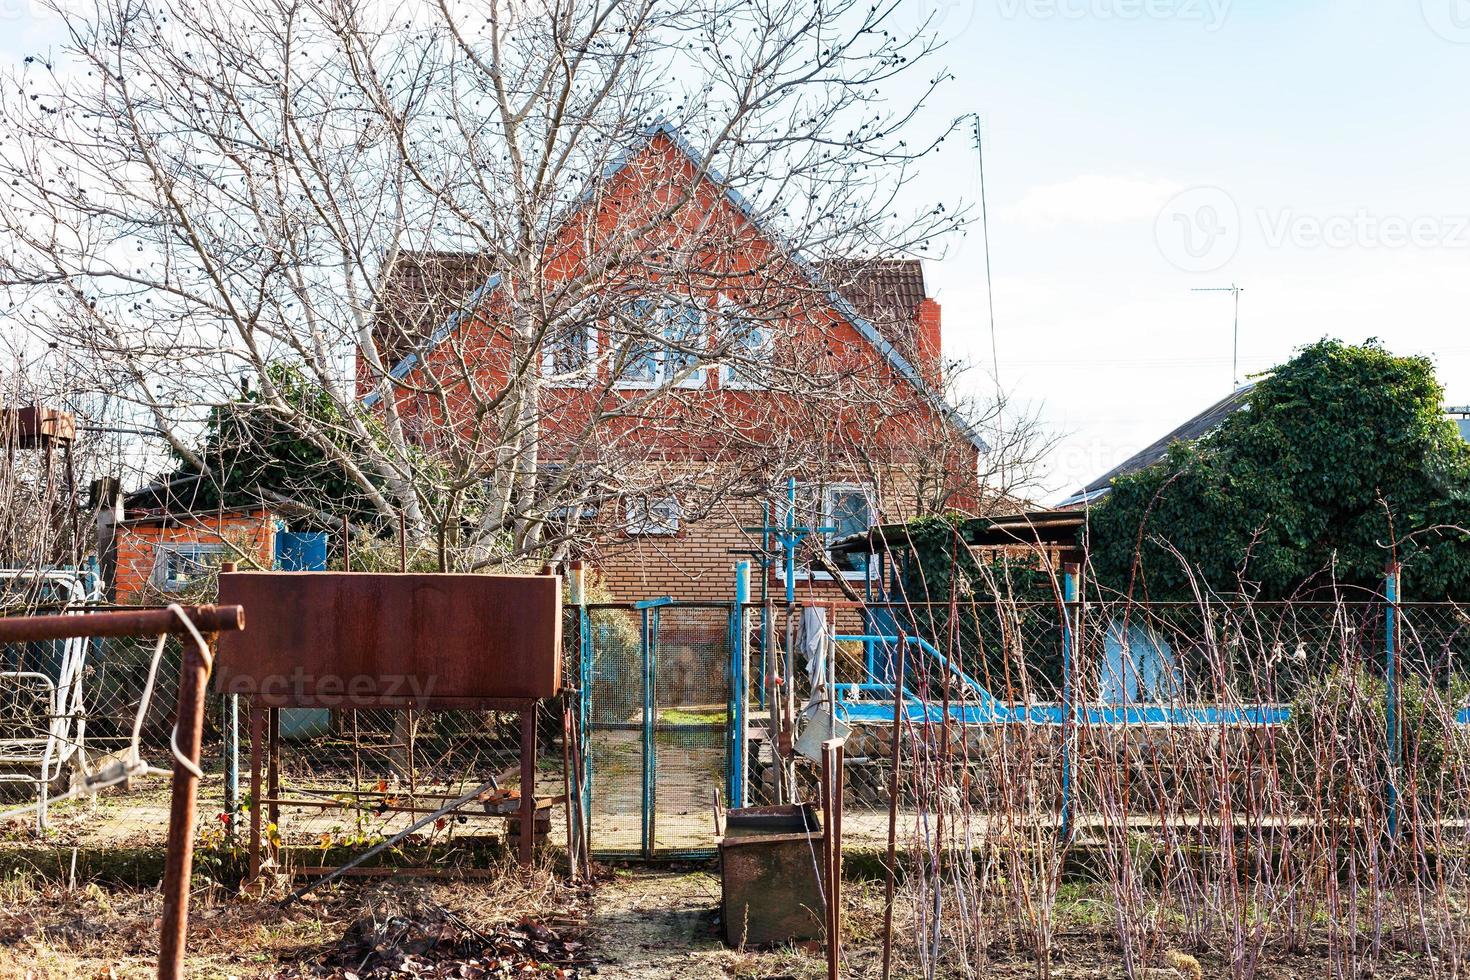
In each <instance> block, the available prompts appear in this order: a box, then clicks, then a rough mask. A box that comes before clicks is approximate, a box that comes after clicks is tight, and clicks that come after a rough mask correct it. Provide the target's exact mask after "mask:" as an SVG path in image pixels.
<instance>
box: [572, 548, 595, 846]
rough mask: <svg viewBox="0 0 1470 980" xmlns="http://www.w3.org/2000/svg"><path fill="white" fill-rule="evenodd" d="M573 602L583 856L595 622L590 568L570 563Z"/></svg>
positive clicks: (587, 831) (588, 825)
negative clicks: (589, 591)
mask: <svg viewBox="0 0 1470 980" xmlns="http://www.w3.org/2000/svg"><path fill="white" fill-rule="evenodd" d="M571 572H572V576H571V597H570V598H571V600H572V603H573V604H574V605H575V606H576V607H577V701H576V705H575V709H574V710H575V711H576V712H577V731H576V736H577V752H578V753H579V754H578V756H577V758H578V760H579V761H580V762H581V768H582V773H581V779H580V782H581V786H579V787H578V788H577V806H578V807H579V808H580V809H581V824H582V828H581V836H582V838H583V841H582V849H583V853H587V854H590V853H591V851H592V844H591V840H592V739H591V735H590V734H589V733H590V731H591V727H590V726H589V725H588V721H590V720H591V714H592V653H593V651H592V620H591V617H589V616H588V614H587V567H586V565H584V564H583V563H582V562H581V561H574V562H572V563H571Z"/></svg>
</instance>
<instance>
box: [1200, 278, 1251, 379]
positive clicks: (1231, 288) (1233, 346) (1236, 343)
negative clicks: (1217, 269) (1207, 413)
mask: <svg viewBox="0 0 1470 980" xmlns="http://www.w3.org/2000/svg"><path fill="white" fill-rule="evenodd" d="M1190 292H1191V293H1232V294H1233V295H1234V297H1235V322H1234V324H1233V326H1232V328H1231V340H1230V390H1231V392H1236V391H1239V390H1240V294H1241V293H1243V292H1245V287H1244V286H1237V285H1236V284H1235V283H1233V282H1232V283H1231V284H1230V285H1228V286H1204V287H1201V288H1198V289H1191V290H1190Z"/></svg>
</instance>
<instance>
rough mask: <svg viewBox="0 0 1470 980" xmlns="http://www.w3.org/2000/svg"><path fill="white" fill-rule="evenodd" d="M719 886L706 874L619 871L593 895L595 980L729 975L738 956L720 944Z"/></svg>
mask: <svg viewBox="0 0 1470 980" xmlns="http://www.w3.org/2000/svg"><path fill="white" fill-rule="evenodd" d="M719 904H720V880H719V878H718V877H716V876H715V875H713V874H710V873H708V872H693V873H691V872H689V871H652V870H643V869H639V870H637V871H631V872H630V871H621V872H618V874H617V876H616V877H615V878H613V879H612V880H610V881H606V882H604V883H603V884H602V885H600V886H599V888H598V889H597V895H596V898H595V899H594V907H593V914H592V921H591V925H592V934H593V942H595V943H596V944H597V950H598V959H599V961H600V963H601V967H600V969H599V975H601V976H605V977H616V978H618V980H623V978H627V980H663V978H665V977H669V978H672V977H680V978H683V977H698V978H703V980H715V978H719V977H724V976H727V975H729V974H730V973H731V972H732V971H733V969H734V967H735V964H736V961H737V958H738V954H736V953H734V952H732V951H731V950H728V949H725V947H724V946H723V944H722V943H721V942H720V937H719V934H718V931H717V926H716V922H715V912H716V910H717V909H718V907H719Z"/></svg>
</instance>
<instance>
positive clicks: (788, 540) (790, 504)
mask: <svg viewBox="0 0 1470 980" xmlns="http://www.w3.org/2000/svg"><path fill="white" fill-rule="evenodd" d="M785 524H786V534H785V535H784V536H783V538H782V541H781V545H782V547H784V548H785V549H786V606H787V608H790V607H791V606H792V605H793V604H795V602H796V477H794V476H788V477H787V478H786V521H785Z"/></svg>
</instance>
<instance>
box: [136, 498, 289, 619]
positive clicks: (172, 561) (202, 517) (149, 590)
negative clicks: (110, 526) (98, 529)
mask: <svg viewBox="0 0 1470 980" xmlns="http://www.w3.org/2000/svg"><path fill="white" fill-rule="evenodd" d="M174 489H175V488H171V487H167V486H163V487H148V488H145V489H143V490H140V491H138V492H136V493H133V494H130V495H128V496H127V497H126V498H125V499H124V501H123V507H124V510H123V514H124V516H123V519H122V520H120V521H118V522H117V523H116V525H115V526H114V530H113V535H112V552H113V555H112V556H111V557H112V558H114V559H115V562H116V565H115V571H114V573H113V579H112V591H113V597H114V601H116V602H120V603H138V602H156V601H167V602H172V601H177V600H179V599H180V597H190V598H197V597H198V596H199V595H200V594H201V593H203V592H205V591H207V590H210V589H212V586H213V579H214V575H215V573H216V572H217V570H218V569H219V566H220V563H221V562H236V563H237V564H239V565H240V566H241V567H242V568H252V567H253V568H266V569H268V568H271V567H272V564H273V561H274V557H275V549H276V525H277V521H276V518H275V515H273V514H272V513H271V512H270V511H269V510H266V509H265V508H262V507H238V508H223V509H214V510H204V509H194V508H193V507H192V506H191V501H190V499H189V498H190V497H191V496H192V493H191V492H189V491H188V490H185V491H184V492H182V493H179V492H171V491H172V490H174Z"/></svg>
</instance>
